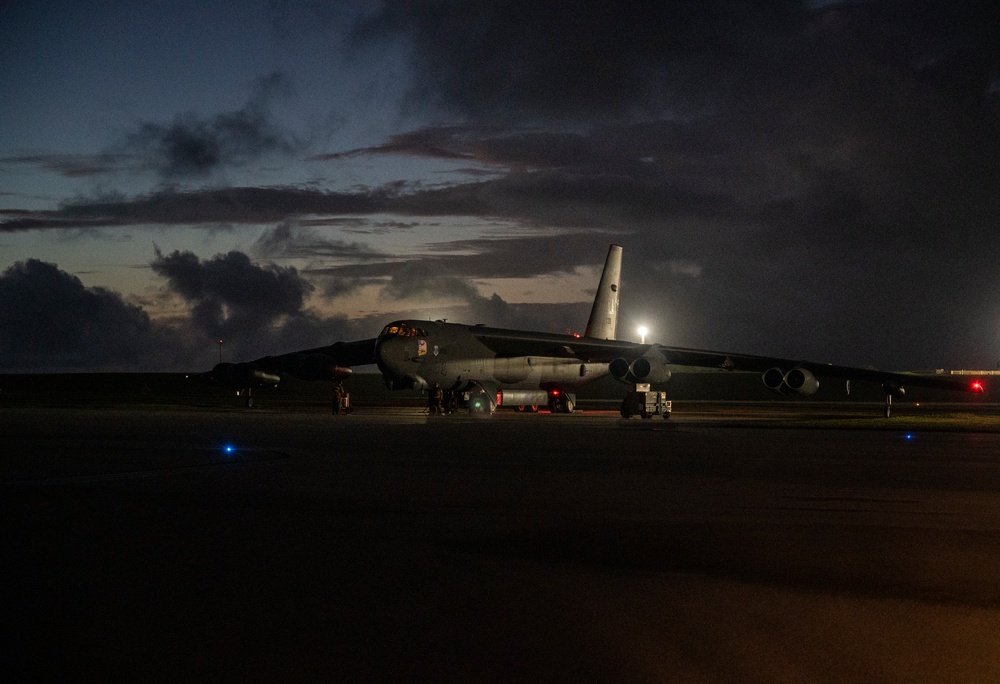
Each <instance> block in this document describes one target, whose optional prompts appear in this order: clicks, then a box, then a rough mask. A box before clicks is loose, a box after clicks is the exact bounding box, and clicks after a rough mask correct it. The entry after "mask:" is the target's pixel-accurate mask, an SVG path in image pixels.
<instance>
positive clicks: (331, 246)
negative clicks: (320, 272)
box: [251, 221, 389, 263]
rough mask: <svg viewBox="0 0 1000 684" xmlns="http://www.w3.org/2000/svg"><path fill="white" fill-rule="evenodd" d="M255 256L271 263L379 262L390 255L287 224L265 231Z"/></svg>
mask: <svg viewBox="0 0 1000 684" xmlns="http://www.w3.org/2000/svg"><path fill="white" fill-rule="evenodd" d="M251 249H252V252H253V253H254V254H255V255H256V256H259V257H262V258H267V259H279V258H285V259H287V258H299V259H321V260H323V261H324V262H325V263H326V262H330V261H350V262H359V261H360V262H363V261H373V260H375V261H377V260H386V259H388V258H389V255H387V254H384V253H382V252H379V251H377V250H374V249H372V248H371V247H369V246H367V245H365V244H362V243H360V242H347V241H345V240H337V239H332V238H327V237H324V236H323V235H321V234H320V233H319V232H317V231H316V230H315V229H313V228H312V227H310V226H308V225H299V224H297V223H296V222H294V221H285V222H283V223H281V224H280V225H278V226H275V227H274V228H271V229H269V230H266V231H264V233H262V234H261V236H260V237H259V238H257V240H256V241H255V242H254V244H253V247H252V248H251Z"/></svg>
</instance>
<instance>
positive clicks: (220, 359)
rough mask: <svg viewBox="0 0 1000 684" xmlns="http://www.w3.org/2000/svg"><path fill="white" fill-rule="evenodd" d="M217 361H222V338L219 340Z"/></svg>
mask: <svg viewBox="0 0 1000 684" xmlns="http://www.w3.org/2000/svg"><path fill="white" fill-rule="evenodd" d="M219 363H222V340H219Z"/></svg>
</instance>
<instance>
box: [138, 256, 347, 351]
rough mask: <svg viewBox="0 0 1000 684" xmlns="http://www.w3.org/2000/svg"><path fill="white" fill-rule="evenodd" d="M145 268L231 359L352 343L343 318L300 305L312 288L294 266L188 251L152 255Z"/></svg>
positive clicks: (242, 257) (303, 304) (197, 329)
mask: <svg viewBox="0 0 1000 684" xmlns="http://www.w3.org/2000/svg"><path fill="white" fill-rule="evenodd" d="M150 266H151V267H152V269H153V271H154V272H155V273H156V274H157V275H159V276H161V277H163V278H165V279H166V281H167V288H168V290H169V291H170V292H173V293H175V294H177V295H179V296H180V297H182V298H183V299H184V301H185V302H187V304H188V306H189V307H190V317H191V318H190V323H191V325H192V326H193V328H194V330H195V331H197V332H198V333H200V334H201V336H202V338H203V339H210V340H214V339H220V338H221V339H223V340H225V341H226V345H227V349H229V351H230V354H231V355H232V357H233V358H236V359H241V360H245V359H252V358H256V357H259V356H263V355H266V354H279V353H284V352H288V351H293V350H295V349H300V348H303V347H316V346H321V345H326V344H331V343H333V342H336V341H338V340H343V339H356V338H355V337H352V334H357V333H359V332H360V331H359V330H358V329H357V328H356V327H353V326H352V325H351V324H349V323H348V322H347V321H346V319H344V318H342V317H336V316H334V317H324V316H320V315H319V314H317V313H315V312H313V311H310V310H308V309H307V308H306V307H305V303H306V297H307V295H308V294H309V293H310V292H312V291H313V289H314V287H313V285H312V284H311V283H309V282H308V281H307V280H306V279H304V278H303V277H302V276H301V275H299V273H298V271H297V270H296V269H295V268H291V267H281V266H276V265H274V264H267V265H258V264H255V263H253V262H252V261H251V260H250V257H249V256H247V255H246V254H244V253H242V252H238V251H232V252H228V253H226V254H217V255H215V256H214V257H211V258H209V259H200V258H198V256H196V255H195V254H193V253H192V252H187V251H185V252H181V251H174V252H172V253H170V254H166V255H165V254H163V253H161V252H160V251H159V250H157V251H156V257H155V259H153V261H152V262H151V264H150Z"/></svg>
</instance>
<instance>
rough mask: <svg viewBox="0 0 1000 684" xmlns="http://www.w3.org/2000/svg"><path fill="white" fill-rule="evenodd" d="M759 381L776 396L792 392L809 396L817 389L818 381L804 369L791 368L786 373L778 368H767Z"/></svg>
mask: <svg viewBox="0 0 1000 684" xmlns="http://www.w3.org/2000/svg"><path fill="white" fill-rule="evenodd" d="M760 379H761V380H762V381H763V382H764V385H765V386H766V387H767V388H768V389H769V390H771V391H772V392H777V393H778V394H788V393H789V392H794V393H795V394H801V395H803V396H809V395H810V394H815V393H816V390H818V389H819V380H817V379H816V376H815V375H813V374H812V373H811V372H810V371H809V370H807V369H805V368H793V369H792V370H790V371H788V372H787V373H785V372H784V371H782V370H781V369H780V368H769V369H767V370H766V371H764V374H763V375H762V376H761V378H760Z"/></svg>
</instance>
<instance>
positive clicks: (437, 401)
mask: <svg viewBox="0 0 1000 684" xmlns="http://www.w3.org/2000/svg"><path fill="white" fill-rule="evenodd" d="M427 409H428V411H429V412H430V413H431V414H432V415H433V414H436V415H441V414H443V413H444V408H443V407H442V405H441V385H440V384H438V383H436V382H435V383H434V386H433V387H431V389H430V391H428V393H427Z"/></svg>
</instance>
